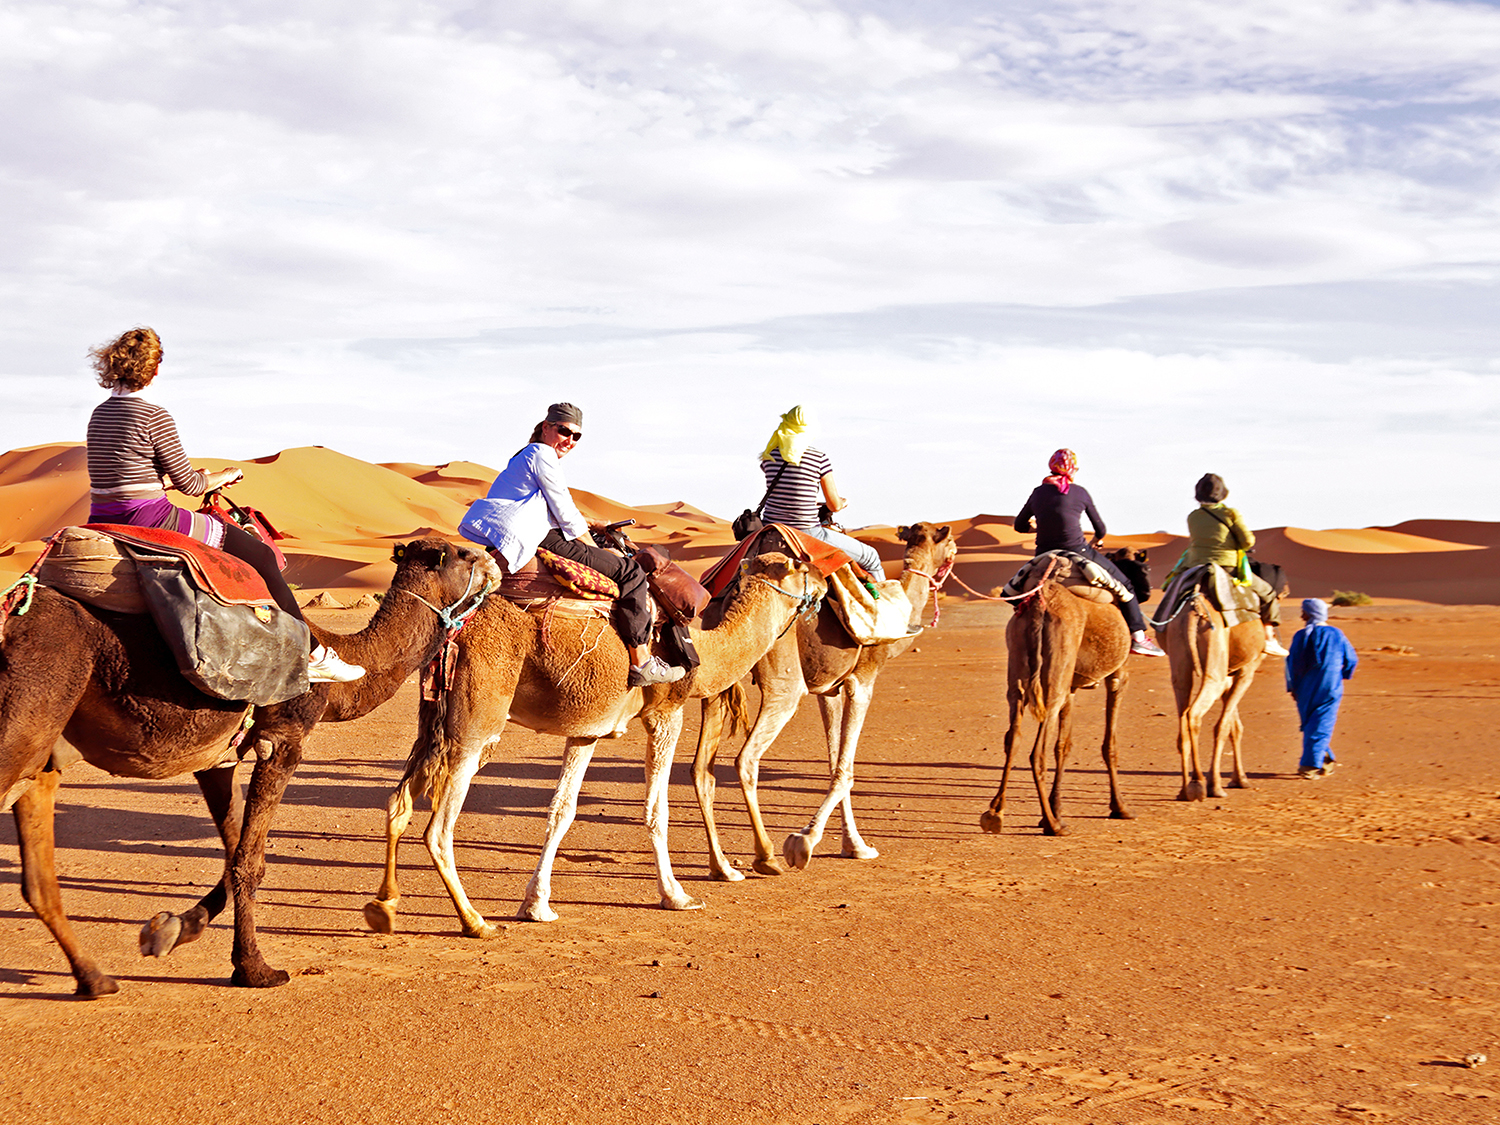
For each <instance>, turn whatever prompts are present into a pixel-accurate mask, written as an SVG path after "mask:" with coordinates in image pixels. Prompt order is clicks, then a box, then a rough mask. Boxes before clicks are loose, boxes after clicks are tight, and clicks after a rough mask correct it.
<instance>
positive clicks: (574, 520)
mask: <svg viewBox="0 0 1500 1125" xmlns="http://www.w3.org/2000/svg"><path fill="white" fill-rule="evenodd" d="M581 440H583V411H582V410H580V409H579V408H578V407H576V406H574V405H573V404H572V403H571V402H554V403H553V404H552V405H551V406H549V407H548V408H547V417H546V418H545V419H543V420H542V421H540V422H538V423H537V424H536V428H535V429H534V430H532V431H531V443H530V444H529V445H527V446H526V447H525V448H523V449H522V450H521V451H520V452H518V453H517V454H516V455H515V456H514V457H512V458H511V459H510V462H509V463H508V464H507V465H506V466H505V468H504V469H503V470H502V471H501V473H500V475H499V476H498V477H496V478H495V482H494V483H493V484H492V485H490V490H489V492H488V493H487V494H486V495H485V497H484V499H482V500H476V501H474V503H473V504H472V505H470V507H469V511H468V513H467V514H466V515H465V516H464V518H463V522H462V523H460V524H459V525H458V530H459V533H460V534H461V535H463V536H464V537H465V538H466V539H470V540H472V541H473V542H475V543H480V544H483V545H484V546H486V547H489V548H491V549H492V550H494V551H496V552H498V553H499V554H500V555H501V556H502V557H503V558H504V559H505V564H506V566H507V567H508V568H509V570H510V572H511V573H512V574H514V573H515V572H516V571H518V570H520V569H521V568H522V567H523V566H525V565H526V564H527V563H529V562H530V561H531V560H532V558H533V557H534V556H535V555H536V552H537V548H538V547H544V548H546V549H547V550H549V551H551V552H552V553H553V554H555V555H561V556H562V557H563V558H565V559H571V560H573V561H574V562H577V563H581V564H583V565H584V566H586V567H589V568H591V569H593V570H597V571H598V572H599V573H600V574H603V575H604V576H606V577H607V578H610V579H613V580H614V582H615V584H616V585H617V586H619V587H620V596H619V597H618V598H616V599H615V607H614V613H613V621H614V625H615V628H616V629H617V630H619V633H620V637H621V639H622V640H623V641H624V642H625V647H626V650H627V651H628V652H629V653H630V680H629V683H630V686H631V687H643V686H645V685H646V684H666V683H672V682H673V681H675V680H680V679H682V677H683V675H684V673H685V671H686V669H683V668H677V667H673V666H672V665H670V664H668V663H667V662H666V661H665V660H663V659H662V658H661V657H659V656H652V655H651V648H650V642H651V618H652V612H651V592H650V590H649V589H648V588H647V586H646V575H645V573H644V572H643V571H642V570H641V568H640V567H639V566H638V565H637V564H636V562H635V560H634V559H627V558H624V557H623V556H621V555H618V554H616V553H615V552H613V551H606V550H604V549H603V548H602V547H596V546H594V544H592V543H590V542H588V541H587V539H586V538H585V537H586V536H587V535H588V532H589V527H590V525H589V523H588V521H586V520H585V519H584V518H583V516H582V515H581V514H580V513H579V511H578V506H577V505H576V504H574V503H573V497H572V495H571V494H570V493H569V492H568V482H567V481H566V480H565V479H564V477H563V473H562V467H561V466H560V465H559V464H558V462H559V461H561V460H562V459H563V458H564V457H566V456H567V455H568V454H569V453H571V452H572V451H573V448H574V446H576V445H577V444H578V443H579V442H580V441H581Z"/></svg>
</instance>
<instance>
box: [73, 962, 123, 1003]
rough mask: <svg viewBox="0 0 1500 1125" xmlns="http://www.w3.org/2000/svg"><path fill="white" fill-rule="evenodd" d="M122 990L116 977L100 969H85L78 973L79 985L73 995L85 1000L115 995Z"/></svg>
mask: <svg viewBox="0 0 1500 1125" xmlns="http://www.w3.org/2000/svg"><path fill="white" fill-rule="evenodd" d="M119 991H120V986H119V985H118V984H116V983H115V978H114V977H108V976H105V975H104V974H103V973H101V972H100V971H99V970H98V969H85V970H84V971H83V972H81V973H79V974H78V987H77V988H75V989H74V990H73V995H75V996H79V997H82V998H83V999H84V1000H97V999H99V997H101V996H113V995H114V994H115V993H116V992H119Z"/></svg>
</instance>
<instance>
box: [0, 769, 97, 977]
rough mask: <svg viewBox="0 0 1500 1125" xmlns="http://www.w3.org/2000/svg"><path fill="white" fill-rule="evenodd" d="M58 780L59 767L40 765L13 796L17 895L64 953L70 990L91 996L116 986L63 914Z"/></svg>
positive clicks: (59, 780) (59, 781)
mask: <svg viewBox="0 0 1500 1125" xmlns="http://www.w3.org/2000/svg"><path fill="white" fill-rule="evenodd" d="M61 781H62V773H61V771H59V770H44V771H43V772H41V773H40V774H38V775H37V776H36V779H35V783H34V784H33V785H32V786H31V788H29V789H27V790H26V792H24V793H22V794H21V795H20V796H19V797H17V798H16V803H15V805H14V807H13V810H12V811H13V812H14V814H15V818H16V835H17V836H18V837H19V839H20V843H21V897H22V898H24V899H25V900H26V904H27V905H28V906H30V907H31V909H32V910H34V911H35V912H36V916H37V917H38V918H40V919H41V920H42V922H43V923H44V924H45V925H46V927H47V929H49V930H51V931H52V937H53V939H54V940H55V941H56V942H57V944H58V945H59V946H61V947H62V951H63V955H64V956H65V957H67V959H68V964H69V965H70V966H72V969H73V979H74V980H76V981H77V982H78V987H77V989H76V990H75V991H76V992H77V994H78V995H79V996H84V997H88V998H89V999H93V998H94V997H98V996H108V995H109V994H110V993H112V992H118V991H120V986H119V985H118V984H116V983H115V981H114V978H113V977H109V976H106V975H105V974H104V973H102V972H100V971H99V966H98V965H96V964H94V961H93V958H91V957H90V956H89V955H88V954H87V953H85V952H84V951H83V948H82V946H80V945H79V943H78V938H77V936H76V935H75V934H74V933H73V925H72V923H70V922H69V921H68V916H67V915H66V914H65V913H63V906H62V890H61V888H59V887H58V885H57V857H56V842H55V840H56V838H55V837H54V835H53V810H54V809H55V807H56V803H57V787H58V785H59V784H60V783H61Z"/></svg>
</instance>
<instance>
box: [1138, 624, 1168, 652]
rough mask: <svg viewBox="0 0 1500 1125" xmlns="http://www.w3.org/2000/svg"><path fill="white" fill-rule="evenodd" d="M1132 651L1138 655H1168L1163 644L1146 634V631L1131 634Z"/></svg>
mask: <svg viewBox="0 0 1500 1125" xmlns="http://www.w3.org/2000/svg"><path fill="white" fill-rule="evenodd" d="M1130 651H1131V652H1133V653H1135V654H1136V655H1137V656H1166V655H1167V654H1166V653H1165V652H1163V651H1162V649H1161V646H1160V645H1158V644H1157V643H1156V642H1155V641H1153V640H1152V639H1151V638H1150V637H1148V636H1146V634H1145V631H1144V630H1143V631H1141V632H1139V633H1131V634H1130Z"/></svg>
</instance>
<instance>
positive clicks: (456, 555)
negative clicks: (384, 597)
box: [391, 535, 500, 607]
mask: <svg viewBox="0 0 1500 1125" xmlns="http://www.w3.org/2000/svg"><path fill="white" fill-rule="evenodd" d="M391 560H392V561H393V562H395V564H396V577H395V578H393V579H392V580H391V589H393V590H408V591H410V592H411V593H416V594H421V595H422V596H423V597H424V598H425V599H426V600H427V601H429V602H432V603H434V604H436V605H440V606H444V607H449V606H453V605H455V604H456V603H458V602H465V603H466V604H467V603H469V602H471V601H472V599H473V597H474V596H477V595H478V594H479V593H480V592H481V591H484V590H493V589H495V588H496V587H498V586H499V585H500V568H499V567H497V566H496V565H495V562H494V560H493V559H491V558H490V557H489V555H488V554H486V553H485V552H484V551H481V550H480V549H479V548H478V547H471V546H468V545H467V544H455V543H450V542H448V540H446V539H440V538H438V537H437V536H435V535H431V536H428V537H427V538H425V539H413V540H412V541H411V542H409V543H397V544H396V548H395V550H393V551H392V552H391Z"/></svg>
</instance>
